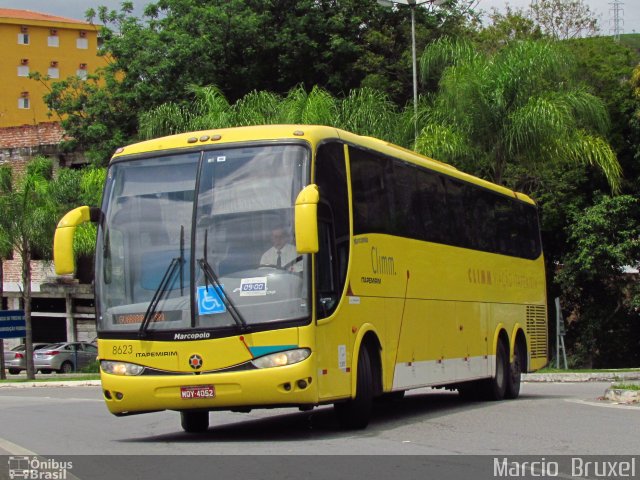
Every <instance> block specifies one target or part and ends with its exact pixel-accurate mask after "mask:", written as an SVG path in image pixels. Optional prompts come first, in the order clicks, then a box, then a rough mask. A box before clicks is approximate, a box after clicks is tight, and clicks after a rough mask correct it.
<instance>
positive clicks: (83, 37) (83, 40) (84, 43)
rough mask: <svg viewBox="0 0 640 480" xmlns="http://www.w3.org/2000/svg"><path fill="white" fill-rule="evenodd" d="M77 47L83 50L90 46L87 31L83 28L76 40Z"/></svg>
mask: <svg viewBox="0 0 640 480" xmlns="http://www.w3.org/2000/svg"><path fill="white" fill-rule="evenodd" d="M76 47H77V48H79V49H82V50H86V49H87V48H89V40H88V39H87V32H85V31H84V30H81V31H80V33H79V35H78V38H77V40H76Z"/></svg>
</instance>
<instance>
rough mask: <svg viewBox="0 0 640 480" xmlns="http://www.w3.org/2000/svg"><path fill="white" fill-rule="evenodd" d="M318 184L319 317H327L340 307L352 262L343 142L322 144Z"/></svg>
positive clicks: (317, 158) (317, 172)
mask: <svg viewBox="0 0 640 480" xmlns="http://www.w3.org/2000/svg"><path fill="white" fill-rule="evenodd" d="M315 183H316V184H317V185H318V189H319V190H320V204H319V205H318V234H319V240H320V245H319V246H320V251H319V252H318V254H317V257H316V267H317V268H316V272H317V273H316V274H317V277H316V280H317V284H318V302H319V303H320V305H318V318H324V317H327V316H329V315H331V313H333V311H334V310H335V308H336V307H337V306H338V300H339V299H340V297H341V294H342V292H343V290H344V288H345V284H346V278H347V266H348V264H349V248H350V241H349V238H350V237H349V233H350V232H349V197H348V191H347V168H346V163H345V157H344V145H343V144H342V143H338V142H328V143H325V144H322V145H320V146H319V147H318V152H317V154H316V175H315ZM323 299H324V300H323ZM322 302H324V305H322Z"/></svg>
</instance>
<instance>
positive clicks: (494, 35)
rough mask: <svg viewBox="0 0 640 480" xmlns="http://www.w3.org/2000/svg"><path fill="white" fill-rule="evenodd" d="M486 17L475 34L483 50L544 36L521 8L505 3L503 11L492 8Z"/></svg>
mask: <svg viewBox="0 0 640 480" xmlns="http://www.w3.org/2000/svg"><path fill="white" fill-rule="evenodd" d="M488 17H489V18H488V20H489V23H488V25H486V26H483V27H482V28H480V29H479V30H478V32H477V34H476V35H475V40H476V41H477V42H478V44H479V46H480V49H481V50H483V51H489V52H493V51H496V50H499V49H501V48H503V47H504V46H505V45H507V44H508V43H510V42H514V41H519V40H542V38H543V37H544V34H543V33H542V30H541V28H540V26H539V25H536V23H535V22H534V21H533V20H532V19H531V18H530V17H529V16H528V14H527V12H525V11H524V10H522V9H514V8H511V7H510V6H509V5H508V4H507V5H506V8H505V11H504V13H503V12H501V11H499V10H497V9H495V8H494V9H492V10H491V12H490V13H489V15H488ZM449 36H450V35H449Z"/></svg>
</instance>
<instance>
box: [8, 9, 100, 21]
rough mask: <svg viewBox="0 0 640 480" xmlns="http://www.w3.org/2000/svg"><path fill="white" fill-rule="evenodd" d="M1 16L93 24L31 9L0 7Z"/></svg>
mask: <svg viewBox="0 0 640 480" xmlns="http://www.w3.org/2000/svg"><path fill="white" fill-rule="evenodd" d="M0 18H15V19H19V20H40V21H47V22H58V23H75V24H81V25H91V24H90V23H87V22H83V21H82V20H76V19H75V18H66V17H58V16H56V15H50V14H48V13H40V12H32V11H31V10H16V9H13V8H0Z"/></svg>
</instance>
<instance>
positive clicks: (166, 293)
mask: <svg viewBox="0 0 640 480" xmlns="http://www.w3.org/2000/svg"><path fill="white" fill-rule="evenodd" d="M309 157H310V155H309V150H308V149H307V148H305V147H304V146H303V145H299V144H287V145H277V144H270V145H268V146H248V147H234V148H225V149H216V150H204V151H197V152H194V151H191V152H188V153H180V154H173V155H166V156H158V157H151V158H137V159H133V160H128V161H127V160H122V161H118V162H115V163H113V164H112V165H111V167H110V169H109V173H108V178H107V186H106V189H105V195H104V202H103V207H102V210H103V213H104V215H103V220H102V222H101V225H100V228H99V232H98V244H97V249H96V276H95V277H96V293H97V295H96V296H97V298H99V299H100V301H99V304H98V305H97V307H98V328H99V331H100V332H114V333H115V332H121V333H123V334H137V335H141V336H142V335H144V336H153V335H155V334H158V335H161V334H163V333H164V334H166V333H169V332H173V333H175V332H176V331H184V330H191V329H196V330H220V331H224V330H227V329H228V330H230V331H232V332H235V331H237V330H238V329H240V330H251V329H252V328H261V329H264V328H269V325H271V324H279V323H281V322H292V321H298V322H302V321H304V322H308V321H309V318H310V301H309V299H308V298H307V297H308V292H309V288H308V282H309V277H310V275H309V272H310V268H309V265H308V262H309V259H308V258H307V256H305V255H298V254H297V252H296V249H295V246H294V245H295V241H294V238H293V231H294V226H293V207H294V202H295V199H296V196H297V195H298V193H299V192H300V190H301V189H302V187H303V186H304V185H306V183H307V182H308V171H309ZM274 328H275V326H274ZM161 336H162V335H161ZM171 338H190V337H185V336H184V335H180V334H175V336H174V337H171Z"/></svg>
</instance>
